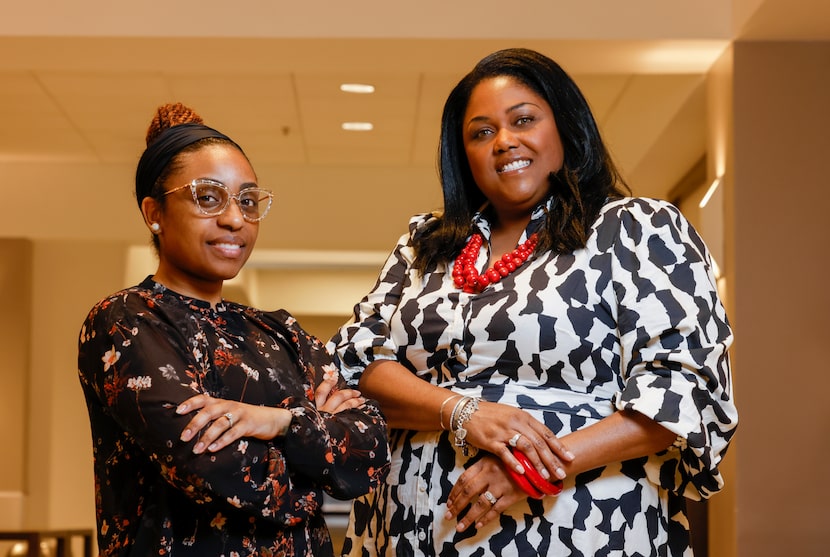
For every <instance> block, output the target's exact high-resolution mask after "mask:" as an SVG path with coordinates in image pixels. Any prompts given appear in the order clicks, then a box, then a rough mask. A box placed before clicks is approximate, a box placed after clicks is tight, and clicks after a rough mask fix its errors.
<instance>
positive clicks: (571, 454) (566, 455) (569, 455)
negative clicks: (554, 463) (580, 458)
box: [565, 451, 576, 460]
mask: <svg viewBox="0 0 830 557" xmlns="http://www.w3.org/2000/svg"><path fill="white" fill-rule="evenodd" d="M565 458H569V459H571V460H573V459H575V458H576V457H575V456H574V454H573V453H572V452H571V451H565Z"/></svg>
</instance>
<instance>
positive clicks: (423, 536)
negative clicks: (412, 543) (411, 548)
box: [418, 530, 427, 541]
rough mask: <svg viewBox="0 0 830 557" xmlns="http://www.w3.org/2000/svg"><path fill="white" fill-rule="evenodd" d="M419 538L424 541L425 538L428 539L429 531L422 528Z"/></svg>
mask: <svg viewBox="0 0 830 557" xmlns="http://www.w3.org/2000/svg"><path fill="white" fill-rule="evenodd" d="M418 539H419V540H421V541H424V540H425V539H427V533H426V532H424V531H423V530H421V531H420V532H418Z"/></svg>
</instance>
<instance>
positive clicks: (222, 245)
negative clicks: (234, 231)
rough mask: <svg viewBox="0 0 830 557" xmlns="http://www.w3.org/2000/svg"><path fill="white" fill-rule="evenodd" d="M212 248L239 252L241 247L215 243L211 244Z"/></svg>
mask: <svg viewBox="0 0 830 557" xmlns="http://www.w3.org/2000/svg"><path fill="white" fill-rule="evenodd" d="M212 245H213V246H214V247H217V248H219V249H224V250H241V249H242V246H241V245H239V244H226V243H216V244H212Z"/></svg>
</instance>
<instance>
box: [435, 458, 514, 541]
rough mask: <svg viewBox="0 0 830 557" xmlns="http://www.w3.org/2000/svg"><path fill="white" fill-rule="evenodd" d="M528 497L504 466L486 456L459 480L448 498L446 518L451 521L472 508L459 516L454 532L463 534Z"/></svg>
mask: <svg viewBox="0 0 830 557" xmlns="http://www.w3.org/2000/svg"><path fill="white" fill-rule="evenodd" d="M526 498H527V494H526V493H525V492H524V491H522V490H521V489H520V488H519V487H518V486H517V485H516V484H515V483H514V482H513V480H511V479H510V477H509V476H508V475H507V471H506V470H505V469H504V463H503V462H502V461H501V460H500V459H499V458H497V457H495V456H493V455H491V454H486V455H484V456H482V457H481V459H479V460H478V462H476V463H475V464H473V465H472V466H470V467H469V468H467V470H465V471H464V473H463V474H461V476H460V477H459V478H458V481H457V482H456V483H455V485H454V486H453V488H452V490H451V491H450V494H449V498H448V499H447V514H446V515H445V516H444V518H446V519H447V520H451V519H452V518H453V517H456V516H459V514H460V513H461V511H463V510H464V508H465V507H467V505H470V508H469V510H467V512H466V513H464V515H463V516H460V517H459V520H458V524H457V525H456V527H455V529H456V530H457V531H458V532H463V531H465V530H466V529H467V528H469V527H470V526H472V525H473V524H475V527H476V528H477V529H478V528H482V527H483V526H484V525H485V524H487V523H489V522H490V521H492V520H494V519H496V518H497V517H498V516H499V515H500V514H501V513H502V512H504V510H505V509H507V508H508V507H510V506H511V505H512V504H513V503H515V502H517V501H521V500H522V499H526Z"/></svg>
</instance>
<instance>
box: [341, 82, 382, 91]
mask: <svg viewBox="0 0 830 557" xmlns="http://www.w3.org/2000/svg"><path fill="white" fill-rule="evenodd" d="M340 90H341V91H343V92H345V93H364V94H366V93H374V92H375V86H374V85H367V84H365V83H341V84H340Z"/></svg>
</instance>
